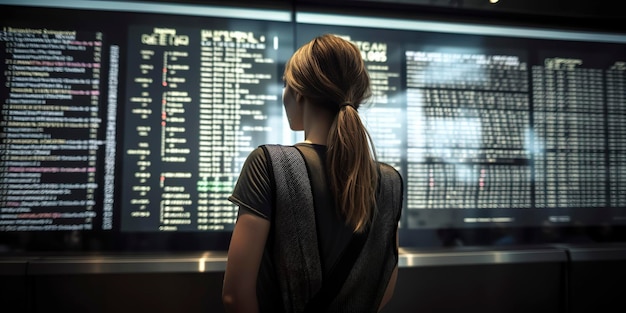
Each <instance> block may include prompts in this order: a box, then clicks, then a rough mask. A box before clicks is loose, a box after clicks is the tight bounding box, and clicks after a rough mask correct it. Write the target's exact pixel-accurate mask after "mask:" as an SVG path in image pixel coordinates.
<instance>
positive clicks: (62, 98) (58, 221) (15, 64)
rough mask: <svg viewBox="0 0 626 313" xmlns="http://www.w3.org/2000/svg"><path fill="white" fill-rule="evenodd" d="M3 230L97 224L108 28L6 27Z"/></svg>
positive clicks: (0, 39)
mask: <svg viewBox="0 0 626 313" xmlns="http://www.w3.org/2000/svg"><path fill="white" fill-rule="evenodd" d="M0 45H1V48H2V49H3V50H4V51H3V54H4V55H5V64H2V65H0V66H1V67H2V71H3V73H4V77H6V81H5V82H3V83H2V87H0V88H2V93H1V95H2V97H1V98H2V99H3V100H2V101H3V102H2V104H1V105H2V120H1V121H0V123H1V124H0V125H1V127H2V131H1V132H0V133H1V136H2V137H1V143H2V144H1V146H2V149H1V150H2V158H1V161H0V168H1V170H0V173H1V174H0V178H1V180H0V203H1V206H2V207H1V209H0V210H1V211H0V231H48V230H89V229H93V225H94V224H93V223H94V217H96V215H97V214H96V212H95V211H94V206H95V205H96V199H95V194H96V191H97V190H98V188H99V185H98V182H97V181H96V170H97V168H98V167H97V164H96V154H97V152H98V149H99V148H100V146H101V145H102V144H103V142H102V141H101V140H100V138H99V137H98V132H99V129H100V128H101V124H102V121H101V119H100V117H99V116H100V115H99V113H100V108H99V102H100V100H99V96H100V65H101V57H102V55H101V53H102V51H101V49H102V34H101V33H98V32H79V31H76V30H66V29H58V30H54V29H33V28H11V27H5V28H4V29H2V31H1V32H0Z"/></svg>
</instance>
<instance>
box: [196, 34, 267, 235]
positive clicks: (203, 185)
mask: <svg viewBox="0 0 626 313" xmlns="http://www.w3.org/2000/svg"><path fill="white" fill-rule="evenodd" d="M200 41H201V46H202V48H201V60H202V62H201V67H200V73H201V74H200V75H201V79H200V80H201V82H200V115H199V116H200V151H199V163H198V175H199V177H198V194H199V200H198V201H199V206H198V210H199V213H198V214H199V218H198V229H199V230H221V229H224V228H226V227H231V226H232V225H234V223H235V220H236V217H237V211H236V210H235V209H234V208H233V205H232V203H230V202H229V201H228V200H227V199H228V196H229V195H230V193H231V192H232V190H233V187H234V185H235V182H236V181H237V178H238V177H239V170H240V169H241V167H242V165H243V161H244V160H245V158H246V157H247V155H248V154H249V153H250V152H251V151H252V150H253V149H254V148H256V146H257V145H258V144H259V143H260V142H267V141H266V140H267V136H268V133H270V132H271V131H272V128H271V126H270V124H269V123H268V121H269V112H270V111H269V110H268V107H272V105H271V104H275V103H276V102H277V101H278V100H279V97H278V95H277V94H276V93H271V92H270V90H272V89H271V88H268V86H271V84H272V82H275V81H276V80H277V77H276V75H277V73H278V69H277V64H276V57H275V51H276V50H277V48H278V37H274V38H266V36H265V35H264V34H262V33H255V32H247V31H232V30H219V29H217V30H202V31H201V38H200ZM274 131H276V130H274Z"/></svg>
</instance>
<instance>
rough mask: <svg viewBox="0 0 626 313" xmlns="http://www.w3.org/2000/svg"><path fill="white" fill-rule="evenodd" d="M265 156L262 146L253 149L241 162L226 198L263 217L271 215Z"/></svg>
mask: <svg viewBox="0 0 626 313" xmlns="http://www.w3.org/2000/svg"><path fill="white" fill-rule="evenodd" d="M267 163H268V162H267V157H266V156H265V152H264V150H263V148H260V147H258V148H256V149H254V150H253V151H252V152H251V153H250V154H249V155H248V157H247V158H246V161H245V162H244V164H243V167H242V169H241V173H240V174H239V178H238V179H237V183H236V184H235V188H234V189H233V193H232V194H231V195H230V197H228V200H229V201H230V202H232V203H234V204H236V205H238V206H239V209H240V210H241V209H244V210H246V211H249V212H251V213H253V214H256V215H259V216H261V217H263V218H265V219H268V220H269V219H270V218H271V216H272V197H273V196H272V189H271V179H270V175H269V170H270V169H269V168H268V165H267Z"/></svg>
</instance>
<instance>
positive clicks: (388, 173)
mask: <svg viewBox="0 0 626 313" xmlns="http://www.w3.org/2000/svg"><path fill="white" fill-rule="evenodd" d="M378 167H379V169H380V175H381V177H382V178H383V179H388V180H399V181H400V182H402V176H401V175H400V172H398V170H397V169H396V168H395V167H393V166H391V165H389V164H387V163H384V162H378Z"/></svg>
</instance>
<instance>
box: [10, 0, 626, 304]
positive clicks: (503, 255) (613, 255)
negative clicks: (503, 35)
mask: <svg viewBox="0 0 626 313" xmlns="http://www.w3.org/2000/svg"><path fill="white" fill-rule="evenodd" d="M123 2H124V1H120V3H123ZM145 2H146V3H178V4H180V5H193V6H205V5H232V6H237V7H244V8H270V9H273V8H281V9H284V8H291V10H294V11H297V10H305V11H314V12H324V13H332V14H338V15H346V16H348V15H353V14H356V15H365V16H384V17H398V18H402V19H419V20H427V21H447V22H460V23H468V24H472V23H478V24H490V25H496V26H497V25H504V26H524V27H556V28H559V29H567V30H575V31H591V32H593V31H599V32H603V33H618V34H624V33H626V25H625V24H626V23H624V20H625V15H624V13H623V12H624V10H623V9H621V8H619V3H618V1H604V2H602V1H580V0H577V1H564V0H560V1H540V0H532V1H519V0H518V1H506V0H500V1H499V2H497V3H493V4H492V3H489V1H488V0H485V1H478V0H472V1H468V0H450V1H445V0H404V1H402V0H397V1H383V0H380V1H369V0H363V1H357V0H355V1H349V0H335V1H332V0H329V1H326V0H322V1H297V0H296V1H264V0H261V1H145ZM68 3H71V1H68ZM121 5H123V4H121ZM363 26H366V25H363ZM295 44H296V43H294V45H295ZM499 231H500V229H495V228H489V229H483V230H480V229H478V230H477V229H470V230H467V229H458V228H457V229H442V230H440V231H439V232H438V233H437V234H436V236H438V237H437V239H438V240H441V241H437V242H438V244H440V245H441V247H436V246H435V247H432V245H427V246H428V247H420V245H419V244H417V245H416V246H417V249H414V248H413V247H410V246H409V247H405V248H403V249H402V251H401V260H400V265H401V274H400V280H399V282H398V287H397V288H396V297H395V298H394V300H393V301H392V303H390V305H389V307H388V308H387V309H386V310H385V311H386V312H415V311H421V310H426V311H429V312H451V311H453V312H462V311H470V312H503V311H506V312H528V311H531V310H532V311H539V312H564V313H566V312H567V313H568V312H588V311H603V309H609V308H614V307H618V308H623V307H624V304H623V302H622V301H620V297H621V295H620V290H619V288H614V287H612V286H616V285H620V284H623V282H624V279H626V273H625V270H624V268H626V267H624V265H625V261H624V260H626V253H625V251H626V250H625V249H624V246H623V243H624V241H625V240H624V239H625V237H624V236H625V234H624V230H623V227H622V228H619V229H617V230H608V231H610V233H611V234H610V236H608V235H607V234H606V233H605V232H606V231H607V229H604V228H602V227H586V228H580V227H569V228H568V227H563V228H555V229H552V231H554V232H556V233H559V234H556V235H557V237H559V235H560V238H563V239H562V240H555V241H552V242H550V241H549V240H548V244H543V243H544V242H542V240H537V241H534V240H529V241H531V242H532V243H533V244H529V245H521V246H518V245H511V246H506V245H505V246H498V245H495V244H493V238H494V237H495V236H498V235H499V233H498V232H499ZM518 231H519V232H520V233H519V234H518V235H521V236H522V237H524V236H531V237H532V236H535V235H536V231H537V230H536V229H535V230H526V229H520V230H518ZM3 235H6V234H2V235H0V236H3ZM74 235H75V234H72V233H63V234H60V235H57V234H49V235H48V236H45V238H44V237H41V238H39V240H44V241H43V242H44V244H45V242H46V241H45V240H48V241H47V242H49V243H50V244H54V245H57V246H55V247H52V248H51V249H50V251H35V252H34V253H22V252H28V251H10V253H6V254H4V255H2V258H0V274H1V275H2V283H0V294H1V295H0V300H2V301H3V302H4V303H6V304H7V305H8V306H9V307H10V309H8V312H29V313H30V312H47V311H50V310H61V311H68V312H137V311H142V312H148V311H152V312H166V311H185V310H186V311H190V312H200V311H202V312H207V311H208V312H221V305H220V299H219V293H220V286H221V285H220V284H221V278H222V276H221V275H222V271H223V265H224V260H225V256H224V254H223V250H222V251H205V250H204V249H197V246H196V243H198V242H201V241H203V240H206V238H205V237H203V236H202V235H192V236H191V237H190V236H183V235H171V236H168V237H167V238H157V237H152V235H151V234H144V235H143V236H142V235H140V236H137V237H133V238H132V240H135V241H137V242H139V243H141V242H144V241H151V240H155V241H167V242H168V243H169V244H168V245H167V246H168V247H171V249H172V251H170V252H167V251H165V252H164V251H160V252H159V253H153V252H150V251H148V252H146V251H140V249H139V251H133V250H132V249H129V250H127V251H123V253H116V251H108V252H105V253H102V252H100V251H98V250H97V249H95V250H91V251H80V249H78V250H74V251H73V250H72V249H69V251H63V245H70V244H71V243H72V242H80V241H81V240H80V238H76V237H73V236H74ZM546 235H547V236H551V235H555V234H554V233H552V234H546ZM607 236H608V237H607ZM60 237H62V238H60ZM78 237H80V236H78ZM464 238H466V239H468V240H470V241H471V242H474V243H475V244H473V245H472V246H470V247H464V246H462V245H458V243H459V240H462V239H464ZM26 239H27V238H26ZM26 239H25V240H26ZM127 239H128V238H118V239H117V240H127ZM227 239H228V234H222V235H220V236H219V237H218V238H217V239H215V238H213V239H210V240H217V241H220V242H224V241H225V240H227ZM537 242H539V243H542V244H540V245H537V244H536V243H537ZM38 244H42V243H41V242H39V243H38ZM129 246H132V247H137V246H133V245H129ZM420 248H423V249H420ZM177 250H180V251H177ZM155 294H156V295H157V296H155ZM0 310H1V311H4V310H2V309H0Z"/></svg>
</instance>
